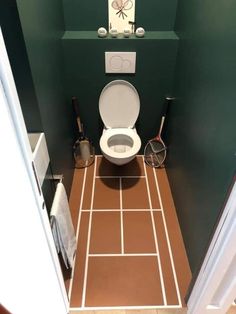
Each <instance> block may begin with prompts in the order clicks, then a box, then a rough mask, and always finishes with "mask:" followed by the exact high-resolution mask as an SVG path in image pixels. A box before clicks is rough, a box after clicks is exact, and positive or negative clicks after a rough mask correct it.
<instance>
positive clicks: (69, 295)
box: [68, 168, 87, 300]
mask: <svg viewBox="0 0 236 314" xmlns="http://www.w3.org/2000/svg"><path fill="white" fill-rule="evenodd" d="M86 176H87V168H85V170H84V177H83V184H82V190H81V198H80V206H79V216H78V222H77V228H76V243H77V247H78V238H79V229H80V220H81V212H82V204H83V200H84V188H85V182H86ZM77 254H78V248H77ZM77 254H76V255H75V261H74V265H73V268H72V271H71V279H70V285H69V291H68V298H69V300H70V298H71V292H72V286H73V279H74V272H75V264H76V257H77Z"/></svg>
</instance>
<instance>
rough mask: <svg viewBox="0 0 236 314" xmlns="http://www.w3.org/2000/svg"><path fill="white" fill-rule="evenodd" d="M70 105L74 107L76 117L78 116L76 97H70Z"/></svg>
mask: <svg viewBox="0 0 236 314" xmlns="http://www.w3.org/2000/svg"><path fill="white" fill-rule="evenodd" d="M72 105H73V107H74V109H75V113H76V117H77V118H78V117H79V102H78V99H77V97H75V96H73V97H72Z"/></svg>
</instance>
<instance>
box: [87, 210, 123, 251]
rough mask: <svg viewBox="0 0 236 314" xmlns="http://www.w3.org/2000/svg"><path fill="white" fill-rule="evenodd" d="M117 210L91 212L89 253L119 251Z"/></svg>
mask: <svg viewBox="0 0 236 314" xmlns="http://www.w3.org/2000/svg"><path fill="white" fill-rule="evenodd" d="M120 221H121V218H120V213H119V212H93V218H92V228H91V239H90V253H91V254H105V253H110V254H112V253H113V254H114V253H121V226H120Z"/></svg>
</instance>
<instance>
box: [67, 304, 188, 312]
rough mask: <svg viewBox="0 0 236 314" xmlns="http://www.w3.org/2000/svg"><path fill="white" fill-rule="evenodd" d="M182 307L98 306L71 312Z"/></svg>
mask: <svg viewBox="0 0 236 314" xmlns="http://www.w3.org/2000/svg"><path fill="white" fill-rule="evenodd" d="M180 308H182V307H181V306H180V305H143V306H135V305H134V306H100V307H99V306H96V307H71V308H70V311H106V310H156V309H157V310H158V309H166V310H168V309H180Z"/></svg>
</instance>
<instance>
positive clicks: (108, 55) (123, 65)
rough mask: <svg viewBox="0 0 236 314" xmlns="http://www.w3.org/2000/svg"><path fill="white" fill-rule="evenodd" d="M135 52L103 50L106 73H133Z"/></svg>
mask: <svg viewBox="0 0 236 314" xmlns="http://www.w3.org/2000/svg"><path fill="white" fill-rule="evenodd" d="M135 68H136V52H117V51H116V52H113V51H112V52H110V51H106V52H105V72H106V73H135Z"/></svg>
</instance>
